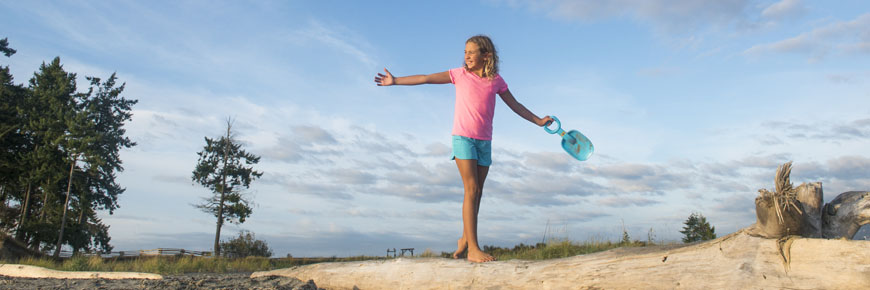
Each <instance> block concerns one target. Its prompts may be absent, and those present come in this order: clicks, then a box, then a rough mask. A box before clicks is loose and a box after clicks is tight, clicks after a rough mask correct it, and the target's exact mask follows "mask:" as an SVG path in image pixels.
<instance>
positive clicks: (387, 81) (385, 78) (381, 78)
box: [375, 68, 396, 86]
mask: <svg viewBox="0 0 870 290" xmlns="http://www.w3.org/2000/svg"><path fill="white" fill-rule="evenodd" d="M384 72H385V73H386V74H382V73H378V75H377V76H375V83H377V84H378V86H392V85H395V84H396V79H395V78H393V74H391V73H390V71H388V70H387V68H384Z"/></svg>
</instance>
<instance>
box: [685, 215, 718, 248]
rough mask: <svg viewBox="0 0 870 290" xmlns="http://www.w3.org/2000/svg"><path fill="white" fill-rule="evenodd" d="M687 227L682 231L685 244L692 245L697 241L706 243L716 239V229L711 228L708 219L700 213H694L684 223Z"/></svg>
mask: <svg viewBox="0 0 870 290" xmlns="http://www.w3.org/2000/svg"><path fill="white" fill-rule="evenodd" d="M684 224H685V225H686V226H685V227H683V230H682V231H680V233H682V234H683V235H685V237H683V243H692V242H697V241H706V240H712V239H715V238H716V227H711V226H710V223H708V222H707V218H706V217H704V215H702V214H700V213H692V214H691V215H689V218H688V219H686V221H685V222H684Z"/></svg>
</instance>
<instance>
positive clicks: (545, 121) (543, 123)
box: [535, 116, 553, 127]
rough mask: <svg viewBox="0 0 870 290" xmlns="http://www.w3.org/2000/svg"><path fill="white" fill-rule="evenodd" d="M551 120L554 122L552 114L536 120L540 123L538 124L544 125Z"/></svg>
mask: <svg viewBox="0 0 870 290" xmlns="http://www.w3.org/2000/svg"><path fill="white" fill-rule="evenodd" d="M550 122H553V118H550V116H545V117H543V118H541V119H538V121H537V122H535V124H538V126H541V127H544V126H546V125H547V124H549V123H550Z"/></svg>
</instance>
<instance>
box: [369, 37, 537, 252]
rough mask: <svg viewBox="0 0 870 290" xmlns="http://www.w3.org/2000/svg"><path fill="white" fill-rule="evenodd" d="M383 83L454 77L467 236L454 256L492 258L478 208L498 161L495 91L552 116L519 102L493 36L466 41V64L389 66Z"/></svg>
mask: <svg viewBox="0 0 870 290" xmlns="http://www.w3.org/2000/svg"><path fill="white" fill-rule="evenodd" d="M375 83H377V85H378V86H391V85H419V84H446V83H453V85H454V86H455V87H456V105H455V109H454V115H453V133H452V134H453V159H454V160H456V167H457V168H459V175H460V176H462V184H463V185H464V187H465V199H464V201H463V202H462V226H463V229H462V237H460V238H459V241H457V244H456V252H454V253H453V258H454V259H457V258H459V256H460V255H462V253H463V252H465V251H466V250H467V251H468V255H467V258H468V261H471V262H478V263H479V262H489V261H493V260H495V258H493V257H492V256H490V255H488V254H486V253H484V252H483V251H481V250H480V245H479V244H478V241H477V213H478V211H479V209H480V198H481V197H482V196H483V182H484V181H485V180H486V174H487V173H488V172H489V166H490V164H492V158H491V153H492V151H491V140H492V116H493V113H494V111H495V95H496V94H498V95H499V96H500V97H501V99H502V101H504V102H505V104H507V105H508V107H510V108H511V110H513V111H514V112H515V113H517V115H519V116H520V117H523V119H526V120H528V121H529V122H532V123H535V125H538V126H544V125H545V124H548V123H549V122H551V121H552V119H551V118H550V116H546V117H544V118H539V117H538V116H537V115H535V114H534V113H532V112H531V111H529V110H528V109H526V107H525V106H523V105H522V104H520V103H519V102H517V100H516V99H514V96H513V95H512V94H511V92H510V90H508V87H507V84H506V83H505V81H504V80H503V79H502V78H501V76H499V75H498V54H497V53H496V51H495V46H494V45H493V44H492V40H490V39H489V37H487V36H485V35H477V36H473V37H471V38H469V39H468V40H467V41H466V42H465V65H464V67H461V68H455V69H451V70H448V71H445V72H440V73H434V74H429V75H413V76H406V77H394V76H393V74H391V73H390V71H388V70H387V69H386V68H384V73H383V74H381V73H379V74H378V75H377V76H376V77H375Z"/></svg>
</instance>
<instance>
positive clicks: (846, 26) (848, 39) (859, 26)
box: [743, 13, 870, 61]
mask: <svg viewBox="0 0 870 290" xmlns="http://www.w3.org/2000/svg"><path fill="white" fill-rule="evenodd" d="M868 39H870V13H867V14H863V15H861V16H858V17H857V18H855V19H853V20H850V21H838V22H834V23H831V24H828V25H825V26H822V27H819V28H815V29H813V30H811V31H808V32H804V33H801V34H799V35H797V36H794V37H791V38H788V39H783V40H780V41H776V42H772V43H767V44H758V45H754V46H752V47H750V48H749V49H746V50H745V51H744V52H743V54H744V55H748V56H761V55H766V54H771V53H797V54H805V55H809V56H810V60H811V61H819V60H822V59H824V58H825V57H826V56H827V55H829V54H840V53H844V52H858V53H864V52H867V50H866V49H865V48H866V46H867V45H866V43H867V41H868Z"/></svg>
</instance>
